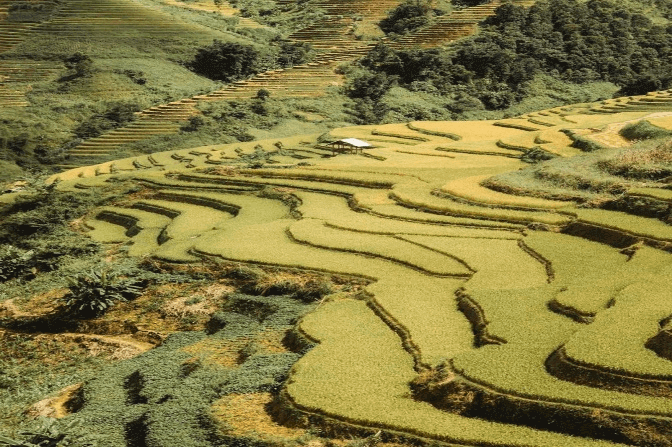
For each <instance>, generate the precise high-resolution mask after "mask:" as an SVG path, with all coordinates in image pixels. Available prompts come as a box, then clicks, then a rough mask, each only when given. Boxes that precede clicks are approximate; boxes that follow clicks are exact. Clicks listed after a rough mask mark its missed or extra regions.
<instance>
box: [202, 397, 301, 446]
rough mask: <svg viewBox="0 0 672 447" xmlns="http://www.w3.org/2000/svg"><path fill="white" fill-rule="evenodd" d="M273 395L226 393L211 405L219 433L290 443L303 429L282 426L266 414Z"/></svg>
mask: <svg viewBox="0 0 672 447" xmlns="http://www.w3.org/2000/svg"><path fill="white" fill-rule="evenodd" d="M272 399H273V396H271V394H270V393H252V394H229V395H227V396H224V397H223V398H221V399H219V400H218V401H216V402H215V403H214V404H213V406H212V411H213V415H214V416H215V419H216V420H217V421H219V422H220V427H221V430H222V431H224V432H225V433H226V434H228V435H232V436H245V437H253V438H260V439H262V440H265V441H280V440H294V439H296V438H298V437H300V436H303V435H305V434H306V430H305V429H301V428H288V427H283V426H282V425H279V424H277V423H275V422H274V421H273V419H272V418H271V416H270V415H269V414H268V413H267V412H266V407H267V405H268V404H269V403H270V402H271V400H272Z"/></svg>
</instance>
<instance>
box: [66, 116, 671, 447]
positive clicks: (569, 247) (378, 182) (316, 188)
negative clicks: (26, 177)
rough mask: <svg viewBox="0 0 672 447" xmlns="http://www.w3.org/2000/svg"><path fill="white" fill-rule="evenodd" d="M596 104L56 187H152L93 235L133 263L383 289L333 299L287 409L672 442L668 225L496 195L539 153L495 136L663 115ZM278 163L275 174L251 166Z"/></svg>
mask: <svg viewBox="0 0 672 447" xmlns="http://www.w3.org/2000/svg"><path fill="white" fill-rule="evenodd" d="M595 107H598V106H596V105H585V106H580V107H578V106H577V107H568V108H565V110H556V112H557V113H554V112H546V111H544V113H543V114H542V113H540V114H535V116H534V117H527V119H529V118H532V119H535V120H536V119H537V118H541V117H543V118H547V119H548V121H547V122H548V123H549V124H551V123H553V125H552V126H551V125H541V126H540V125H538V124H537V126H540V127H538V128H537V130H531V127H532V125H534V123H529V121H526V118H525V117H523V118H521V119H519V120H516V121H513V120H506V121H504V122H503V123H504V124H505V126H502V125H498V124H500V123H501V122H499V123H498V122H474V123H452V122H445V123H443V122H417V123H412V124H410V125H401V124H399V125H384V126H361V127H352V128H342V129H334V130H333V131H332V132H331V134H332V136H333V137H334V138H341V137H344V136H351V137H356V138H362V139H367V138H369V139H371V140H374V139H375V138H378V140H375V141H376V146H377V147H375V148H373V149H370V150H367V153H366V154H365V155H366V156H360V155H338V156H331V152H330V151H328V150H325V149H326V148H325V147H324V146H322V145H320V144H319V143H318V142H317V141H316V136H301V137H293V138H287V139H284V140H282V139H281V141H282V143H283V147H284V149H283V150H282V151H280V150H278V149H277V147H276V146H274V144H273V143H274V142H276V141H277V140H269V141H262V142H253V143H244V144H238V145H221V146H209V147H203V148H194V149H190V150H180V151H171V152H166V153H158V154H153V155H151V156H143V157H135V158H129V159H124V160H118V161H115V162H110V163H106V164H103V165H96V166H90V167H84V168H78V169H75V170H72V171H68V172H65V173H63V174H60V175H59V177H60V178H61V180H62V182H61V183H60V184H59V188H65V189H75V190H76V189H87V188H95V187H97V185H101V184H103V183H104V182H106V181H107V180H110V179H112V178H124V179H129V180H131V181H133V182H136V183H137V184H138V185H139V186H141V187H143V188H147V191H146V193H145V194H142V198H139V199H133V200H125V201H123V202H122V203H120V204H119V205H116V206H108V207H104V208H100V209H98V210H96V211H95V212H94V213H92V214H91V215H89V216H88V218H87V219H86V225H87V226H88V227H90V228H91V230H90V233H89V234H90V235H91V237H92V238H94V239H97V240H99V241H103V242H107V243H119V244H126V245H128V248H129V251H128V252H129V255H130V256H151V257H155V258H160V259H165V260H169V261H177V262H196V261H198V260H199V259H201V258H203V257H206V258H218V259H225V260H230V261H238V262H244V263H252V264H265V265H276V266H283V267H292V268H297V269H306V270H316V271H327V272H334V273H338V274H342V275H352V276H356V277H360V278H364V279H366V280H367V281H368V286H366V288H365V293H362V294H360V295H359V296H358V299H353V298H352V297H349V298H344V297H343V296H341V295H338V294H336V295H332V296H329V297H327V298H326V300H325V301H324V302H323V303H322V305H320V306H319V307H318V309H317V310H316V311H315V312H313V313H311V314H309V315H308V316H306V317H305V318H304V319H303V320H302V321H301V322H300V323H299V331H300V332H301V334H303V336H304V337H306V338H308V339H310V340H312V341H315V342H317V343H318V344H317V347H315V348H314V349H313V350H311V351H310V352H309V353H308V354H307V355H306V356H305V357H303V358H302V359H301V360H300V361H299V362H298V363H297V364H296V365H295V366H294V368H293V369H292V371H291V374H290V377H289V380H288V382H287V383H286V386H285V388H284V389H283V391H282V396H281V398H282V402H283V408H284V410H283V411H285V412H290V413H292V412H293V413H294V414H297V415H304V416H305V415H309V416H310V418H311V420H312V421H313V423H319V421H325V423H328V424H329V426H330V427H338V426H341V427H343V428H344V430H348V427H350V428H352V427H357V428H356V430H359V432H363V433H366V432H367V430H368V431H369V432H370V433H375V432H377V431H378V430H381V431H382V433H383V434H384V436H401V437H402V439H407V440H408V439H418V438H420V439H422V440H424V442H432V440H433V441H440V442H445V443H449V444H455V445H473V446H476V445H479V446H480V445H488V446H497V445H499V446H565V445H567V446H569V445H571V446H614V445H638V446H666V445H668V444H667V442H668V434H669V432H670V430H671V429H672V427H671V425H670V424H671V423H672V422H671V421H672V403H670V399H669V398H670V395H671V391H672V387H671V385H670V384H671V383H672V363H670V359H671V358H672V355H670V352H672V350H671V349H669V346H670V345H669V343H670V341H669V340H670V336H669V333H670V328H669V316H670V315H672V302H671V301H670V294H669V291H670V287H671V286H672V255H671V254H670V252H672V231H671V230H670V226H669V225H666V224H664V223H662V222H661V221H658V220H655V219H648V218H642V217H637V216H633V215H629V214H625V213H616V212H611V211H605V210H593V209H585V208H578V207H576V206H575V204H573V203H571V202H561V201H551V200H543V199H536V198H526V197H522V196H510V195H506V194H502V193H497V192H494V191H491V190H489V189H487V188H484V187H483V186H481V182H482V181H483V180H484V179H485V178H487V177H488V176H490V175H493V174H497V173H501V172H506V171H511V170H516V169H519V168H520V167H521V166H523V165H522V163H521V162H520V161H519V160H518V159H517V158H516V157H514V156H512V155H513V154H516V153H517V154H519V155H518V156H520V154H521V153H522V152H523V151H524V149H503V148H501V147H500V146H498V145H497V143H498V142H501V141H505V142H507V144H508V145H509V146H514V144H515V145H516V146H520V147H524V146H525V145H529V144H530V143H529V142H530V138H532V140H531V141H532V142H534V141H535V140H536V141H537V143H536V144H537V145H540V146H542V147H548V146H551V145H552V147H553V148H554V149H555V150H554V152H556V153H558V154H561V155H562V156H572V155H573V154H574V152H572V151H573V149H572V148H569V147H567V146H566V144H565V145H563V142H564V140H562V138H559V137H558V134H560V129H561V128H566V127H569V125H570V124H571V126H573V127H574V129H576V130H580V129H588V128H593V127H595V126H597V125H601V126H607V125H614V124H618V123H622V122H625V121H628V120H632V119H634V118H637V117H646V116H647V115H649V114H650V113H651V111H649V110H647V111H638V112H633V111H628V112H619V113H609V114H593V113H591V112H590V110H591V109H593V108H595ZM579 111H584V112H583V113H579ZM546 113H548V114H549V115H546ZM537 115H538V116H537ZM549 117H550V118H549ZM562 118H566V119H567V120H572V123H570V122H569V121H566V120H563V119H562ZM552 120H555V121H552ZM521 121H525V122H527V123H529V124H530V126H529V127H530V128H528V129H524V128H523V127H524V126H523V125H521ZM509 124H515V126H514V125H509ZM382 140H384V141H382ZM539 141H549V142H547V143H543V142H539ZM257 144H260V145H261V149H260V148H258V147H257V148H255V145H257ZM447 148H452V150H449V149H447ZM505 150H506V151H509V152H504V151H505ZM549 151H550V149H549ZM262 153H263V158H264V160H265V167H264V168H263V169H249V168H247V167H246V165H247V163H248V162H247V161H246V160H247V159H246V158H245V157H247V156H249V155H250V154H256V156H257V157H260V156H261V155H262ZM295 157H296V158H295ZM299 161H303V162H308V165H304V166H298V165H297V163H298V162H299ZM630 193H631V194H635V195H636V194H639V195H647V196H655V197H656V198H657V199H659V200H667V201H672V195H670V194H669V190H666V189H657V188H654V187H651V186H649V187H647V188H635V189H633V190H632V191H631V192H630ZM582 234H584V235H585V236H586V237H585V238H584V237H579V236H575V235H582ZM615 234H618V235H620V236H621V239H620V241H621V242H622V241H623V240H627V241H628V242H627V244H625V245H624V244H622V243H621V242H618V243H614V240H615V239H614V235H615ZM610 243H611V244H612V245H609V244H610ZM624 247H625V248H627V249H626V250H623V248H624ZM632 421H635V422H634V423H633V422H632Z"/></svg>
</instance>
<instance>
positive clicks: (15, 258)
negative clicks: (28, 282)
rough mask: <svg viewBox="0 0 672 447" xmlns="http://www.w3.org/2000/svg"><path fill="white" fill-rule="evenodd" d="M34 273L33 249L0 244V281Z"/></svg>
mask: <svg viewBox="0 0 672 447" xmlns="http://www.w3.org/2000/svg"><path fill="white" fill-rule="evenodd" d="M35 273H36V259H35V252H34V251H33V250H23V249H20V248H16V247H14V246H12V245H0V282H3V281H7V280H10V279H14V278H20V277H25V276H28V275H34V274H35Z"/></svg>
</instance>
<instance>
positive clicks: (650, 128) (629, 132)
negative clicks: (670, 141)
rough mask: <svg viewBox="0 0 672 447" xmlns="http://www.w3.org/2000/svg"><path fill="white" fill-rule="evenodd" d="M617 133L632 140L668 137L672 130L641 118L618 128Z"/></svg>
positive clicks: (671, 134)
mask: <svg viewBox="0 0 672 447" xmlns="http://www.w3.org/2000/svg"><path fill="white" fill-rule="evenodd" d="M619 134H620V135H621V136H622V137H623V138H626V139H628V140H630V141H634V140H650V139H653V138H665V137H669V136H672V131H669V130H667V129H663V128H662V127H658V126H654V125H653V124H651V123H650V122H649V121H647V120H641V121H637V122H636V123H632V124H628V125H627V126H625V127H624V128H623V129H621V130H620V132H619Z"/></svg>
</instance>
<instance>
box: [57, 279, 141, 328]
mask: <svg viewBox="0 0 672 447" xmlns="http://www.w3.org/2000/svg"><path fill="white" fill-rule="evenodd" d="M68 282H69V289H70V291H69V292H68V294H67V295H66V296H65V297H64V298H63V300H64V302H63V307H64V312H65V314H66V315H68V316H70V317H74V318H90V317H97V316H100V315H102V314H103V313H105V311H106V310H107V309H109V308H110V307H112V306H113V305H114V304H115V303H116V302H117V301H127V300H129V299H133V298H135V297H137V296H138V295H140V294H141V293H142V287H141V286H140V285H139V284H138V282H137V280H136V279H129V278H119V277H118V276H116V275H114V274H111V273H110V272H108V271H106V270H91V271H90V272H89V273H83V274H80V275H77V276H76V277H73V278H68Z"/></svg>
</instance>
